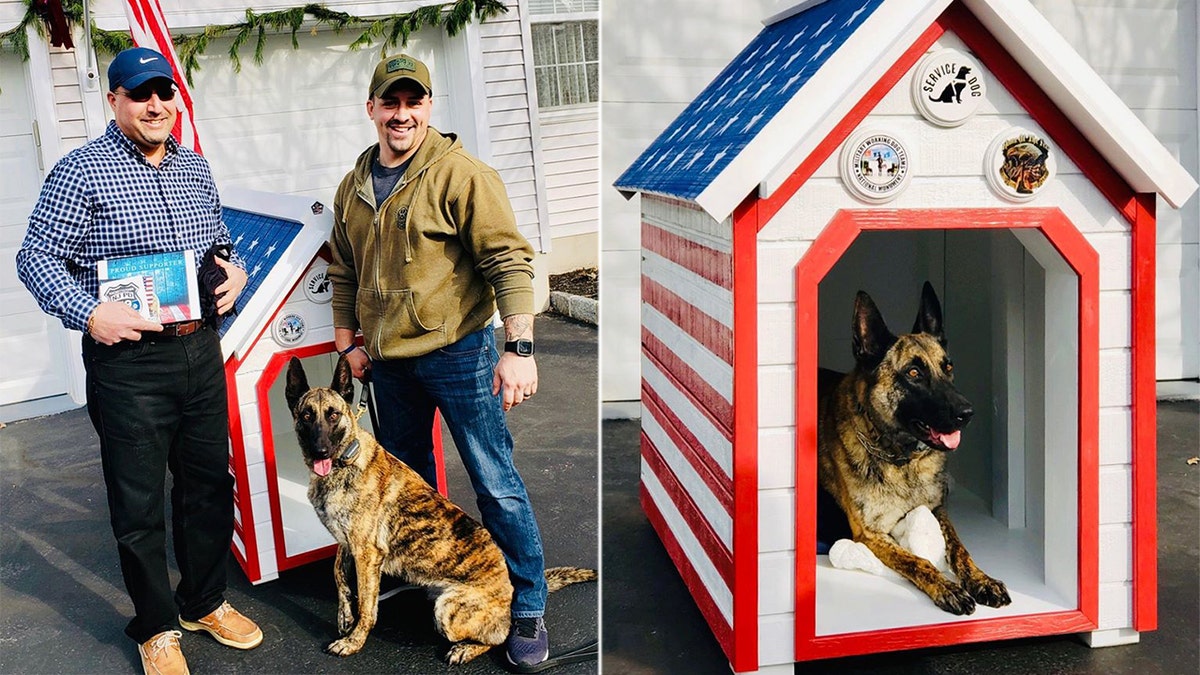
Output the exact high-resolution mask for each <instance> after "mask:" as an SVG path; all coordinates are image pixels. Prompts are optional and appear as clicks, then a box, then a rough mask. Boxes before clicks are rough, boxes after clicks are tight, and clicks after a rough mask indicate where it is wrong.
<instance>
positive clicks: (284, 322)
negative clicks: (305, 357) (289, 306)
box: [271, 312, 308, 347]
mask: <svg viewBox="0 0 1200 675" xmlns="http://www.w3.org/2000/svg"><path fill="white" fill-rule="evenodd" d="M307 332H308V331H307V326H306V325H305V323H304V317H302V316H300V315H299V314H297V313H295V312H288V313H287V314H283V315H281V316H280V317H279V318H278V319H276V320H275V323H274V325H272V326H271V337H273V338H275V342H277V343H278V344H279V346H280V347H294V346H296V345H298V344H300V342H301V341H303V340H304V335H305V333H307Z"/></svg>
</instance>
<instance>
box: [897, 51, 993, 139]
mask: <svg viewBox="0 0 1200 675" xmlns="http://www.w3.org/2000/svg"><path fill="white" fill-rule="evenodd" d="M912 95H913V103H914V104H915V105H916V106H917V110H918V111H919V112H920V113H921V115H922V116H924V117H925V119H927V120H929V121H930V122H933V123H934V124H937V125H939V126H943V127H956V126H958V125H960V124H962V123H963V122H966V121H967V120H969V119H971V116H972V115H974V114H975V111H976V110H978V109H979V104H980V103H982V102H983V100H984V98H985V97H986V96H987V85H986V84H985V83H984V81H983V72H982V70H981V69H980V67H979V64H978V63H976V62H975V60H974V59H972V58H971V57H970V56H967V55H966V54H963V53H962V52H960V51H958V50H955V49H940V50H938V51H936V52H933V53H932V54H929V55H927V56H926V57H925V58H923V59H921V61H920V63H918V64H917V67H916V70H914V71H913V79H912Z"/></svg>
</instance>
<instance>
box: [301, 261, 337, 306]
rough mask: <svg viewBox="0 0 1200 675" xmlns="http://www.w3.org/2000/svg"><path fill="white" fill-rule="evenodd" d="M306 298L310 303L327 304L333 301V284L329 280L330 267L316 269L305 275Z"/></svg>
mask: <svg viewBox="0 0 1200 675" xmlns="http://www.w3.org/2000/svg"><path fill="white" fill-rule="evenodd" d="M303 283H304V297H306V298H308V300H309V302H315V303H317V304H325V303H327V302H329V301H330V300H333V282H332V281H330V280H329V267H328V266H325V265H323V266H320V267H314V268H312V269H310V270H309V271H308V274H306V275H304V282H303Z"/></svg>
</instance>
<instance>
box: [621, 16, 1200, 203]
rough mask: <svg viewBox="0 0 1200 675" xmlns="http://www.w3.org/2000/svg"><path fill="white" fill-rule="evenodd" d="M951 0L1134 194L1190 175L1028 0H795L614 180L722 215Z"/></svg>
mask: <svg viewBox="0 0 1200 675" xmlns="http://www.w3.org/2000/svg"><path fill="white" fill-rule="evenodd" d="M952 1H953V2H961V3H962V4H963V5H964V6H966V8H967V9H969V10H970V11H971V13H972V14H974V15H975V17H976V18H977V19H978V20H979V21H980V23H982V24H983V26H984V27H985V28H986V29H987V30H988V31H989V32H990V33H991V34H992V35H993V36H994V37H995V38H996V40H997V41H998V42H999V43H1000V44H1001V45H1003V46H1004V48H1005V49H1006V50H1007V51H1008V53H1009V55H1010V56H1012V57H1013V59H1014V60H1016V62H1017V64H1018V65H1020V66H1021V68H1022V69H1024V70H1025V72H1026V73H1028V74H1029V76H1030V77H1031V78H1032V79H1033V80H1034V82H1036V83H1037V85H1038V86H1039V87H1041V89H1042V90H1043V91H1045V92H1046V94H1047V96H1048V97H1049V98H1050V99H1051V100H1052V101H1053V102H1054V104H1055V105H1057V106H1058V107H1059V109H1061V111H1062V113H1063V114H1064V115H1065V116H1066V117H1067V119H1068V120H1069V121H1070V122H1071V123H1072V124H1073V125H1074V126H1075V127H1076V128H1078V129H1079V131H1080V132H1081V133H1082V134H1083V135H1084V137H1086V138H1087V140H1088V141H1089V142H1090V143H1091V144H1092V145H1093V146H1095V148H1096V149H1097V151H1099V152H1100V153H1101V155H1103V157H1104V158H1105V160H1106V161H1108V162H1109V163H1110V164H1111V165H1112V166H1113V168H1115V169H1116V171H1117V172H1118V173H1119V174H1120V175H1121V176H1122V177H1123V178H1124V179H1125V180H1126V181H1127V182H1128V183H1129V185H1130V186H1131V187H1132V188H1133V189H1134V191H1136V192H1146V193H1151V192H1153V193H1158V194H1160V195H1162V197H1163V198H1164V199H1165V200H1166V201H1167V202H1168V203H1170V204H1171V205H1172V206H1174V207H1176V208H1178V207H1179V206H1181V205H1182V204H1183V203H1184V202H1185V201H1187V200H1188V198H1189V197H1191V195H1192V193H1193V192H1195V190H1196V187H1197V186H1196V181H1195V180H1193V179H1192V177H1191V176H1190V175H1188V173H1187V171H1186V170H1185V169H1184V168H1183V167H1182V166H1180V165H1179V163H1178V162H1177V161H1175V159H1174V157H1172V156H1171V154H1170V152H1169V151H1168V150H1167V149H1166V148H1165V147H1163V145H1162V143H1160V142H1159V141H1158V139H1157V138H1155V137H1154V134H1152V133H1151V132H1150V130H1149V129H1147V128H1146V126H1145V125H1144V124H1142V122H1141V121H1140V120H1138V118H1137V117H1136V116H1135V115H1134V114H1133V112H1132V111H1131V110H1130V109H1129V108H1128V107H1127V106H1126V105H1125V104H1124V103H1123V102H1122V101H1121V99H1120V98H1119V97H1118V96H1117V95H1116V94H1115V93H1114V92H1113V91H1112V89H1111V88H1109V87H1108V85H1107V84H1105V83H1104V81H1103V80H1101V79H1100V76H1099V75H1097V74H1096V72H1095V71H1093V70H1092V69H1091V67H1090V66H1088V65H1087V63H1086V62H1085V61H1084V60H1083V58H1082V57H1080V56H1079V54H1078V53H1076V52H1075V50H1074V49H1073V48H1072V47H1071V46H1070V45H1069V44H1068V43H1067V42H1066V40H1064V39H1063V37H1062V36H1061V35H1059V34H1058V32H1057V31H1055V30H1054V28H1053V27H1052V26H1051V25H1050V23H1049V22H1048V21H1047V20H1046V19H1045V17H1043V16H1042V15H1041V14H1040V13H1039V12H1038V11H1037V10H1036V9H1034V8H1033V6H1032V5H1030V4H1029V2H1028V1H1027V0H804V1H802V2H799V3H797V4H795V5H794V6H792V7H791V8H790V9H788V10H786V11H784V12H781V13H780V14H777V15H775V16H773V17H771V18H769V19H767V20H766V21H765V22H764V24H765V27H764V28H763V30H762V32H760V33H759V34H758V36H756V37H755V38H754V39H753V40H752V41H751V42H750V44H749V45H747V46H746V48H745V49H743V50H742V52H741V53H740V54H738V55H737V56H736V57H735V58H734V59H733V61H732V62H730V64H729V65H728V66H726V67H725V69H724V70H723V71H721V73H720V74H719V75H717V77H716V79H714V80H713V81H712V82H711V83H710V84H709V85H708V87H706V88H705V89H704V90H703V91H702V92H701V93H700V94H699V95H698V96H697V97H696V98H695V99H694V100H693V101H692V102H691V103H690V104H689V105H688V107H687V108H686V109H685V110H684V111H683V112H682V113H681V114H680V115H679V117H677V118H676V119H675V121H673V122H672V123H671V124H670V125H669V126H668V127H667V128H666V130H664V131H663V132H662V134H661V135H659V137H658V138H657V139H655V141H654V142H653V143H651V144H650V146H649V147H648V148H647V149H646V150H645V151H644V152H643V153H642V154H641V156H639V157H638V158H637V160H635V161H634V162H633V164H631V165H630V166H629V168H627V169H626V170H625V172H624V173H623V174H622V175H621V176H620V178H618V179H617V181H616V183H615V184H614V185H615V187H616V188H617V189H618V190H620V191H621V192H622V193H624V194H625V195H626V196H627V197H628V196H632V194H633V193H635V192H647V193H653V194H658V195H663V196H667V197H674V198H678V199H683V200H686V201H691V202H695V203H696V204H697V205H699V206H700V207H701V208H703V209H704V210H705V211H706V212H708V214H709V215H711V216H712V217H713V218H716V219H717V220H724V219H725V218H726V217H728V216H729V214H730V213H732V212H733V209H734V208H735V207H736V206H737V205H738V204H739V203H741V201H742V200H743V199H745V198H746V196H747V195H748V194H750V192H751V191H752V190H754V189H755V187H756V186H757V187H758V189H759V192H760V194H761V195H762V196H768V195H770V194H771V193H772V192H773V191H774V190H775V189H776V188H777V187H779V184H780V182H781V181H782V179H783V178H785V177H786V176H787V175H788V174H789V173H790V172H791V171H792V170H793V169H794V168H795V167H796V166H798V165H799V164H800V163H801V162H802V161H803V160H804V159H805V158H807V157H808V156H809V155H810V154H812V152H813V151H814V150H815V149H816V147H817V145H818V144H819V143H821V141H822V140H824V138H825V137H826V136H827V135H828V134H829V133H830V132H831V131H832V129H833V127H834V125H836V124H837V123H838V122H839V121H840V120H841V119H842V118H843V117H844V116H845V115H846V114H847V113H848V112H849V111H850V110H851V109H852V108H853V107H854V105H855V104H856V103H858V102H859V101H860V100H861V99H862V98H863V97H864V96H865V95H866V93H867V91H868V90H869V89H870V88H871V87H872V86H873V85H875V83H876V82H878V81H879V80H880V79H881V77H882V76H883V74H884V72H885V71H886V70H887V69H888V68H889V67H890V66H891V65H892V64H893V63H894V62H896V61H897V60H898V59H899V58H900V56H901V55H902V54H903V53H904V52H905V50H907V49H908V48H909V47H911V46H912V45H913V44H914V43H915V42H916V41H917V39H918V38H919V37H920V36H921V34H922V33H923V32H924V31H926V30H927V29H928V28H929V27H930V26H931V25H932V24H933V23H934V22H935V21H936V20H937V18H938V16H940V15H941V14H942V12H943V11H945V10H946V8H947V7H949V6H950V5H951V3H952Z"/></svg>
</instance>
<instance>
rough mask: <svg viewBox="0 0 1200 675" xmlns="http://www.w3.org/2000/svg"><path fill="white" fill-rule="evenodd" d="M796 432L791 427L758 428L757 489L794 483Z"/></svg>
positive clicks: (790, 485) (767, 488) (786, 485)
mask: <svg viewBox="0 0 1200 675" xmlns="http://www.w3.org/2000/svg"><path fill="white" fill-rule="evenodd" d="M795 459H796V432H795V429H793V428H783V429H762V428H760V429H759V430H758V466H759V469H758V489H759V490H770V489H773V488H791V487H794V486H795V484H796V462H795Z"/></svg>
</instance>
